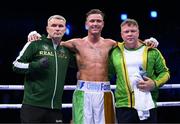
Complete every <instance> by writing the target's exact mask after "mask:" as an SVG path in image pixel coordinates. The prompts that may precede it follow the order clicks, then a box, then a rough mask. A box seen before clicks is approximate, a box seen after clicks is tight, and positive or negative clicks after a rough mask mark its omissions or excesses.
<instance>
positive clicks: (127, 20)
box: [121, 19, 139, 27]
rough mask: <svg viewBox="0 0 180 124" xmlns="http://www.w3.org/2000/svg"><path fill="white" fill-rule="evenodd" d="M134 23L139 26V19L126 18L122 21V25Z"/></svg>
mask: <svg viewBox="0 0 180 124" xmlns="http://www.w3.org/2000/svg"><path fill="white" fill-rule="evenodd" d="M126 24H127V25H134V26H137V27H139V25H138V23H137V21H136V20H135V19H126V20H124V21H123V22H122V23H121V27H122V26H124V25H126Z"/></svg>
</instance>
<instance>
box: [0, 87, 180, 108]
mask: <svg viewBox="0 0 180 124" xmlns="http://www.w3.org/2000/svg"><path fill="white" fill-rule="evenodd" d="M75 88H76V85H65V86H64V90H74V89H75ZM115 88H116V85H111V89H115ZM175 88H180V84H165V85H163V87H161V88H160V89H175ZM0 90H24V85H0ZM157 106H158V107H164V106H180V101H175V102H157ZM7 108H9V109H18V108H21V104H0V109H7ZM62 108H72V104H71V103H67V104H62Z"/></svg>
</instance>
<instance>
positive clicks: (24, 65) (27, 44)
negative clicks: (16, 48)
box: [13, 42, 31, 69]
mask: <svg viewBox="0 0 180 124" xmlns="http://www.w3.org/2000/svg"><path fill="white" fill-rule="evenodd" d="M30 43H31V42H27V43H26V44H25V45H24V47H23V49H22V50H21V51H20V53H19V56H18V57H17V58H16V60H15V61H14V62H13V65H14V66H15V67H17V68H22V69H28V67H29V63H26V64H25V63H22V62H18V61H17V60H18V59H20V57H21V56H22V55H23V54H24V51H25V50H26V49H27V47H28V46H29V44H30Z"/></svg>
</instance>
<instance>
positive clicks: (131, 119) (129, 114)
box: [116, 107, 157, 124]
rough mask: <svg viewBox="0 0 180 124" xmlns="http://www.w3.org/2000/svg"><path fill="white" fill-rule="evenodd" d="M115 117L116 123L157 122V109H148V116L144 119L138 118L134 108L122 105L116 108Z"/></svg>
mask: <svg viewBox="0 0 180 124" xmlns="http://www.w3.org/2000/svg"><path fill="white" fill-rule="evenodd" d="M116 117H117V121H118V123H153V124H155V123H157V109H156V108H154V109H151V110H150V117H149V118H148V119H146V120H140V119H139V116H138V113H137V111H136V109H134V108H128V107H122V108H116Z"/></svg>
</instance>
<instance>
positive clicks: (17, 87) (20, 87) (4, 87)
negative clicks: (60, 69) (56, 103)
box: [0, 84, 180, 90]
mask: <svg viewBox="0 0 180 124" xmlns="http://www.w3.org/2000/svg"><path fill="white" fill-rule="evenodd" d="M75 88H76V85H65V86H64V90H74V89H75ZM115 88H116V85H111V89H115ZM175 88H180V84H165V85H163V86H162V87H161V88H160V89H175ZM0 90H24V86H23V85H0Z"/></svg>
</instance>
